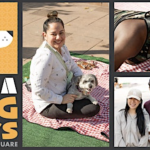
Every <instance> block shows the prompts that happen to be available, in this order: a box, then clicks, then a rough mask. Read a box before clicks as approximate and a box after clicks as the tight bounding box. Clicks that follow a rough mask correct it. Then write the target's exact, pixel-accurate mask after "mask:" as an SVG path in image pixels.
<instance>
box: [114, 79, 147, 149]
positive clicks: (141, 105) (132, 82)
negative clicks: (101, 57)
mask: <svg viewBox="0 0 150 150" xmlns="http://www.w3.org/2000/svg"><path fill="white" fill-rule="evenodd" d="M149 146H150V77H115V78H114V147H149Z"/></svg>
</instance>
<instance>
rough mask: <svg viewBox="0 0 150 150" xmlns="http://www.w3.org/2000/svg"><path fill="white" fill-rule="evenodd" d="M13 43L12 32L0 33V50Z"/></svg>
mask: <svg viewBox="0 0 150 150" xmlns="http://www.w3.org/2000/svg"><path fill="white" fill-rule="evenodd" d="M12 41H13V31H0V48H3V47H7V46H8V45H10V44H11V42H12Z"/></svg>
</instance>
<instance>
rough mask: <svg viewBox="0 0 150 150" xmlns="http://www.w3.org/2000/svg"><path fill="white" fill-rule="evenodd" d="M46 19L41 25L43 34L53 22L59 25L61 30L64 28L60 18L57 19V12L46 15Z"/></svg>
mask: <svg viewBox="0 0 150 150" xmlns="http://www.w3.org/2000/svg"><path fill="white" fill-rule="evenodd" d="M47 17H48V19H47V20H46V21H45V22H44V24H43V32H45V33H46V32H47V30H48V28H49V24H50V23H54V22H59V23H61V24H62V26H63V28H64V23H63V21H62V20H61V19H60V18H58V12H57V11H52V12H50V13H48V14H47Z"/></svg>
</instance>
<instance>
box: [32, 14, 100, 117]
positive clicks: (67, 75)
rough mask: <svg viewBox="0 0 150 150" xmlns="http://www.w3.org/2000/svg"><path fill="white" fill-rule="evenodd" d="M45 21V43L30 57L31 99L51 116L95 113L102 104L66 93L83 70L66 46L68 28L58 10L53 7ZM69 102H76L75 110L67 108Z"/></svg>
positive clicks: (39, 110) (76, 115)
mask: <svg viewBox="0 0 150 150" xmlns="http://www.w3.org/2000/svg"><path fill="white" fill-rule="evenodd" d="M47 17H48V19H47V20H46V21H45V22H44V24H43V37H44V41H43V43H42V45H41V46H40V47H39V48H38V49H37V51H36V54H35V56H34V57H33V59H32V61H31V67H30V81H31V87H32V100H33V103H34V107H35V110H36V111H37V112H38V113H40V114H41V115H43V116H45V117H48V118H57V119H62V118H63V119H64V118H84V117H92V116H94V115H96V114H97V113H98V112H99V110H100V106H99V105H98V104H97V105H94V104H92V103H91V101H90V100H88V99H82V100H80V101H75V102H74V100H75V98H76V95H75V94H66V86H67V83H68V80H69V79H71V77H72V74H73V75H74V76H81V75H82V71H81V69H80V68H79V67H78V66H77V64H76V63H75V62H74V61H73V59H72V58H71V56H70V53H69V51H68V49H67V47H66V46H65V37H66V36H65V28H64V23H63V21H62V20H61V19H60V18H58V12H57V11H52V12H50V13H49V14H48V15H47ZM67 103H73V104H74V106H75V107H74V111H73V113H72V114H68V113H67V112H66V109H67Z"/></svg>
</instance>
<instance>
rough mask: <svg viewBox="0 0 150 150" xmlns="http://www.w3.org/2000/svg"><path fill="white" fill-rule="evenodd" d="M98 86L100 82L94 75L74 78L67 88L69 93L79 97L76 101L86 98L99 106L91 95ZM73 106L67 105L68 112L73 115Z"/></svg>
mask: <svg viewBox="0 0 150 150" xmlns="http://www.w3.org/2000/svg"><path fill="white" fill-rule="evenodd" d="M97 85H98V81H97V78H96V76H95V75H93V74H84V75H82V76H79V77H73V78H72V80H71V82H70V84H68V86H67V91H68V92H67V93H68V94H74V95H77V98H75V100H81V99H84V98H87V99H89V100H90V101H91V102H92V103H93V104H95V105H97V104H98V102H97V101H96V99H95V98H94V97H92V96H91V95H90V92H91V91H92V90H93V89H94V88H95V87H96V86H97ZM72 108H73V104H72V103H68V104H67V110H66V111H67V112H68V113H72Z"/></svg>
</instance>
